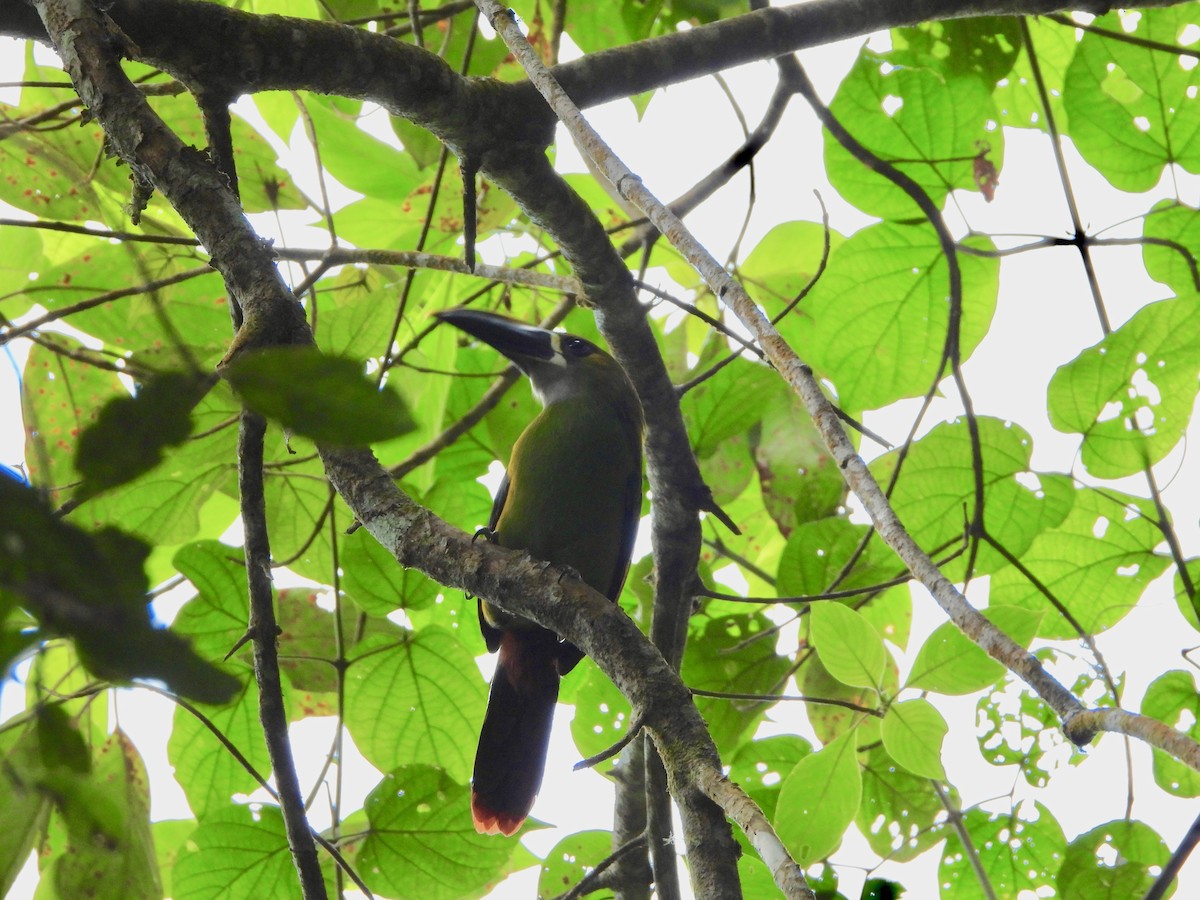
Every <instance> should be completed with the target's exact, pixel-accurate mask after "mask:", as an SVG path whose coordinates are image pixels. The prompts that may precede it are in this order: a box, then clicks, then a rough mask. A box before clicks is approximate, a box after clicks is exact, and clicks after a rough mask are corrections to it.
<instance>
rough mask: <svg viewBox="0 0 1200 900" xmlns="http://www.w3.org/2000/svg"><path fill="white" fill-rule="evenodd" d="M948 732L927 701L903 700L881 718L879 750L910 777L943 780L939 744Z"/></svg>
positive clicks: (940, 747) (940, 744) (943, 722)
mask: <svg viewBox="0 0 1200 900" xmlns="http://www.w3.org/2000/svg"><path fill="white" fill-rule="evenodd" d="M949 730H950V726H948V725H947V724H946V720H945V719H944V718H942V714H941V713H940V712H938V711H937V709H936V708H935V707H934V705H933V704H932V703H930V702H929V701H928V700H924V699H920V698H918V699H916V700H903V701H901V702H899V703H893V704H892V705H891V706H890V707H888V711H887V714H886V715H885V716H884V717H883V746H884V747H885V748H887V752H888V753H890V754H891V756H892V759H894V760H896V762H898V763H899V764H900V765H902V766H904V768H906V769H908V771H910V772H912V773H913V774H914V775H923V776H925V777H926V778H936V779H944V778H945V777H946V770H945V769H944V768H942V741H943V740H944V739H945V737H946V732H947V731H949Z"/></svg>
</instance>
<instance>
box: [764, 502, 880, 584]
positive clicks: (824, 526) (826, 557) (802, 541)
mask: <svg viewBox="0 0 1200 900" xmlns="http://www.w3.org/2000/svg"><path fill="white" fill-rule="evenodd" d="M867 531H868V529H867V526H865V525H855V524H852V523H851V522H850V521H849V520H848V519H844V518H834V517H830V518H824V519H818V520H817V521H815V522H806V523H804V524H801V525H799V526H797V527H796V529H795V530H794V531H792V533H791V536H790V537H789V538H788V542H787V546H786V547H784V548H783V555H782V556H781V557H780V558H779V571H778V573H777V576H776V580H777V587H778V590H779V594H780V596H783V597H792V596H809V595H813V594H824V593H825V592H827V591H828V590H829V589H830V588H831V587H832V586H833V585H834V583H835V582H836V583H837V588H838V589H839V590H848V589H850V588H857V587H865V586H868V585H872V584H877V583H879V582H882V581H887V580H889V579H891V578H894V577H895V576H896V574H897V572H898V571H899V570H900V568H901V566H902V564H901V563H900V562H899V560H897V559H896V557H895V555H894V554H893V553H892V552H891V551H890V550H888V549H887V547H886V546H884V545H883V544H882V543H881V542H880V541H872V542H871V543H869V544H868V545H867V550H866V551H865V552H864V553H863V554H861V556H858V562H857V563H856V564H855V566H854V568H853V569H852V570H851V571H850V574H849V575H848V576H844V575H843V572H842V570H843V569H844V568H845V567H846V565H847V564H848V563H849V562H850V560H851V559H852V558H854V557H855V555H856V551H857V549H858V546H859V544H860V543H861V542H862V540H863V538H864V537H866V535H867ZM864 596H866V595H865V594H864ZM822 602H824V601H822Z"/></svg>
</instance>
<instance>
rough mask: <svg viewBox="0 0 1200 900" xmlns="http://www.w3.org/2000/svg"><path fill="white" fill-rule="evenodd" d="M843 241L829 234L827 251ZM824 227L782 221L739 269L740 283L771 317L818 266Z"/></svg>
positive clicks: (810, 277) (823, 246) (823, 238)
mask: <svg viewBox="0 0 1200 900" xmlns="http://www.w3.org/2000/svg"><path fill="white" fill-rule="evenodd" d="M845 240H846V239H845V238H844V237H843V236H842V235H840V234H838V233H837V232H836V231H831V232H830V233H829V246H830V250H831V251H832V250H833V249H835V248H837V247H838V246H840V245H841V244H842V243H843V242H844V241H845ZM824 252H825V228H824V226H823V225H821V224H820V223H819V222H781V223H780V224H778V225H776V226H774V227H773V228H772V229H771V230H770V231H768V232H767V233H766V234H765V235H763V236H762V238H761V239H760V240H759V242H758V243H757V244H755V246H754V249H753V250H751V251H750V254H749V255H748V256H747V257H746V260H745V262H743V263H742V264H741V265H740V266H739V267H738V275H740V276H741V279H742V283H743V284H744V285H745V286H746V287H747V288H748V289H750V290H751V291H752V292H753V294H754V296H755V299H756V300H758V301H759V303H760V304H761V305H762V308H763V310H764V311H765V312H766V313H767V315H769V316H771V317H772V318H773V317H775V316H777V315H778V314H779V313H780V312H782V311H783V309H784V308H785V307H786V306H787V305H788V304H789V303H791V301H792V300H793V299H794V298H795V297H796V295H797V294H799V293H800V291H801V290H802V289H803V288H804V287H805V286H806V285H807V284H808V283H809V281H810V280H811V279H812V277H813V275H815V274H816V272H817V269H818V268H820V265H821V257H822V255H823V254H824Z"/></svg>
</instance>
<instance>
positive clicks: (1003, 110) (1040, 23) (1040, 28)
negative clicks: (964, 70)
mask: <svg viewBox="0 0 1200 900" xmlns="http://www.w3.org/2000/svg"><path fill="white" fill-rule="evenodd" d="M1025 24H1026V26H1027V27H1028V28H1029V34H1030V39H1031V40H1032V41H1033V45H1034V47H1035V48H1036V55H1037V64H1038V69H1039V70H1040V72H1041V74H1042V78H1043V80H1044V82H1045V85H1046V88H1047V93H1048V94H1049V100H1050V112H1051V113H1052V114H1053V116H1054V121H1055V122H1056V123H1057V124H1058V127H1059V129H1060V130H1061V129H1062V128H1063V126H1064V124H1065V123H1066V121H1067V114H1066V112H1064V111H1063V102H1062V83H1063V77H1064V75H1065V74H1066V71H1067V67H1068V66H1069V65H1070V64H1071V61H1072V60H1073V59H1074V58H1075V47H1076V44H1077V41H1076V31H1075V29H1073V28H1064V27H1063V26H1062V25H1059V24H1058V23H1057V22H1052V21H1050V20H1049V19H1043V18H1035V17H1032V16H1030V17H1028V18H1026V20H1025ZM1022 49H1024V48H1022ZM992 99H993V100H994V101H995V103H996V106H997V107H999V109H1000V121H1001V123H1002V124H1004V125H1007V126H1011V127H1013V128H1035V129H1038V130H1040V131H1045V130H1046V111H1045V107H1044V106H1043V104H1042V98H1041V96H1040V94H1039V93H1038V82H1037V79H1036V78H1035V77H1034V74H1033V69H1032V66H1031V65H1030V60H1029V54H1028V52H1023V53H1021V54H1020V55H1019V56H1018V57H1017V60H1016V63H1015V64H1014V66H1013V68H1012V72H1011V73H1009V76H1008V77H1007V78H1005V79H1004V80H1002V81H1001V82H1000V83H999V84H998V85H996V87H995V89H994V90H993V92H992Z"/></svg>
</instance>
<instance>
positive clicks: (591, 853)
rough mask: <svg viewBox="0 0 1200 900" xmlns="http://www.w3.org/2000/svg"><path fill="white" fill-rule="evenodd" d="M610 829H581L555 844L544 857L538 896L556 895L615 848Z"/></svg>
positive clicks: (566, 888)
mask: <svg viewBox="0 0 1200 900" xmlns="http://www.w3.org/2000/svg"><path fill="white" fill-rule="evenodd" d="M612 844H613V835H612V832H611V831H580V832H577V833H575V834H572V835H568V836H567V837H565V838H563V839H562V840H561V841H559V842H558V843H557V844H555V845H554V846H553V847H552V848H551V849H550V852H549V853H547V854H546V858H545V859H544V860H543V861H542V874H541V875H540V876H539V877H538V896H539V897H557V896H558V895H559V894H562V893H564V892H566V891H569V890H570V889H571V888H573V887H574V886H575V885H576V884H577V883H578V882H579V880H580V879H581V878H583V876H584V875H586V874H588V873H589V872H590V871H592V870H593V869H594V868H596V864H597V863H600V862H602V861H603V860H604V859H605V858H606V857H608V855H609V854H610V853H612V851H613V845H612Z"/></svg>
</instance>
